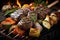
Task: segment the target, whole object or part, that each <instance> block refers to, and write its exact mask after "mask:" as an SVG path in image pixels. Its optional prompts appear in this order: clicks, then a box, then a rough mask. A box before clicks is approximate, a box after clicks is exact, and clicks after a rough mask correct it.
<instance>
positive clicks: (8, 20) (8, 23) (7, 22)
mask: <svg viewBox="0 0 60 40" xmlns="http://www.w3.org/2000/svg"><path fill="white" fill-rule="evenodd" d="M15 23H16V22H15V21H14V20H12V18H10V17H8V18H6V19H5V20H4V21H2V22H1V24H2V27H3V28H10V27H11V25H12V24H15Z"/></svg>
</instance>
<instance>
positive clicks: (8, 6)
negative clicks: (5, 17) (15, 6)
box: [2, 5, 12, 11]
mask: <svg viewBox="0 0 60 40" xmlns="http://www.w3.org/2000/svg"><path fill="white" fill-rule="evenodd" d="M11 8H12V7H11V5H4V6H3V7H2V11H6V10H8V9H11Z"/></svg>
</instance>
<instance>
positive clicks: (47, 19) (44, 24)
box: [42, 15, 52, 29]
mask: <svg viewBox="0 0 60 40" xmlns="http://www.w3.org/2000/svg"><path fill="white" fill-rule="evenodd" d="M42 24H43V26H44V27H46V28H47V29H50V28H51V26H52V25H51V24H50V17H49V15H46V18H45V19H44V20H43V22H42Z"/></svg>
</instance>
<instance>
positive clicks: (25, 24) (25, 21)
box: [18, 17, 33, 30]
mask: <svg viewBox="0 0 60 40" xmlns="http://www.w3.org/2000/svg"><path fill="white" fill-rule="evenodd" d="M18 25H19V26H20V28H21V29H24V30H28V29H29V28H31V27H32V25H33V23H32V22H31V19H30V18H29V17H23V18H22V19H21V20H20V22H19V23H18Z"/></svg>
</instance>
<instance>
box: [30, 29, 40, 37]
mask: <svg viewBox="0 0 60 40" xmlns="http://www.w3.org/2000/svg"><path fill="white" fill-rule="evenodd" d="M40 32H41V31H40V30H39V29H36V28H30V32H29V36H32V37H39V36H40Z"/></svg>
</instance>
